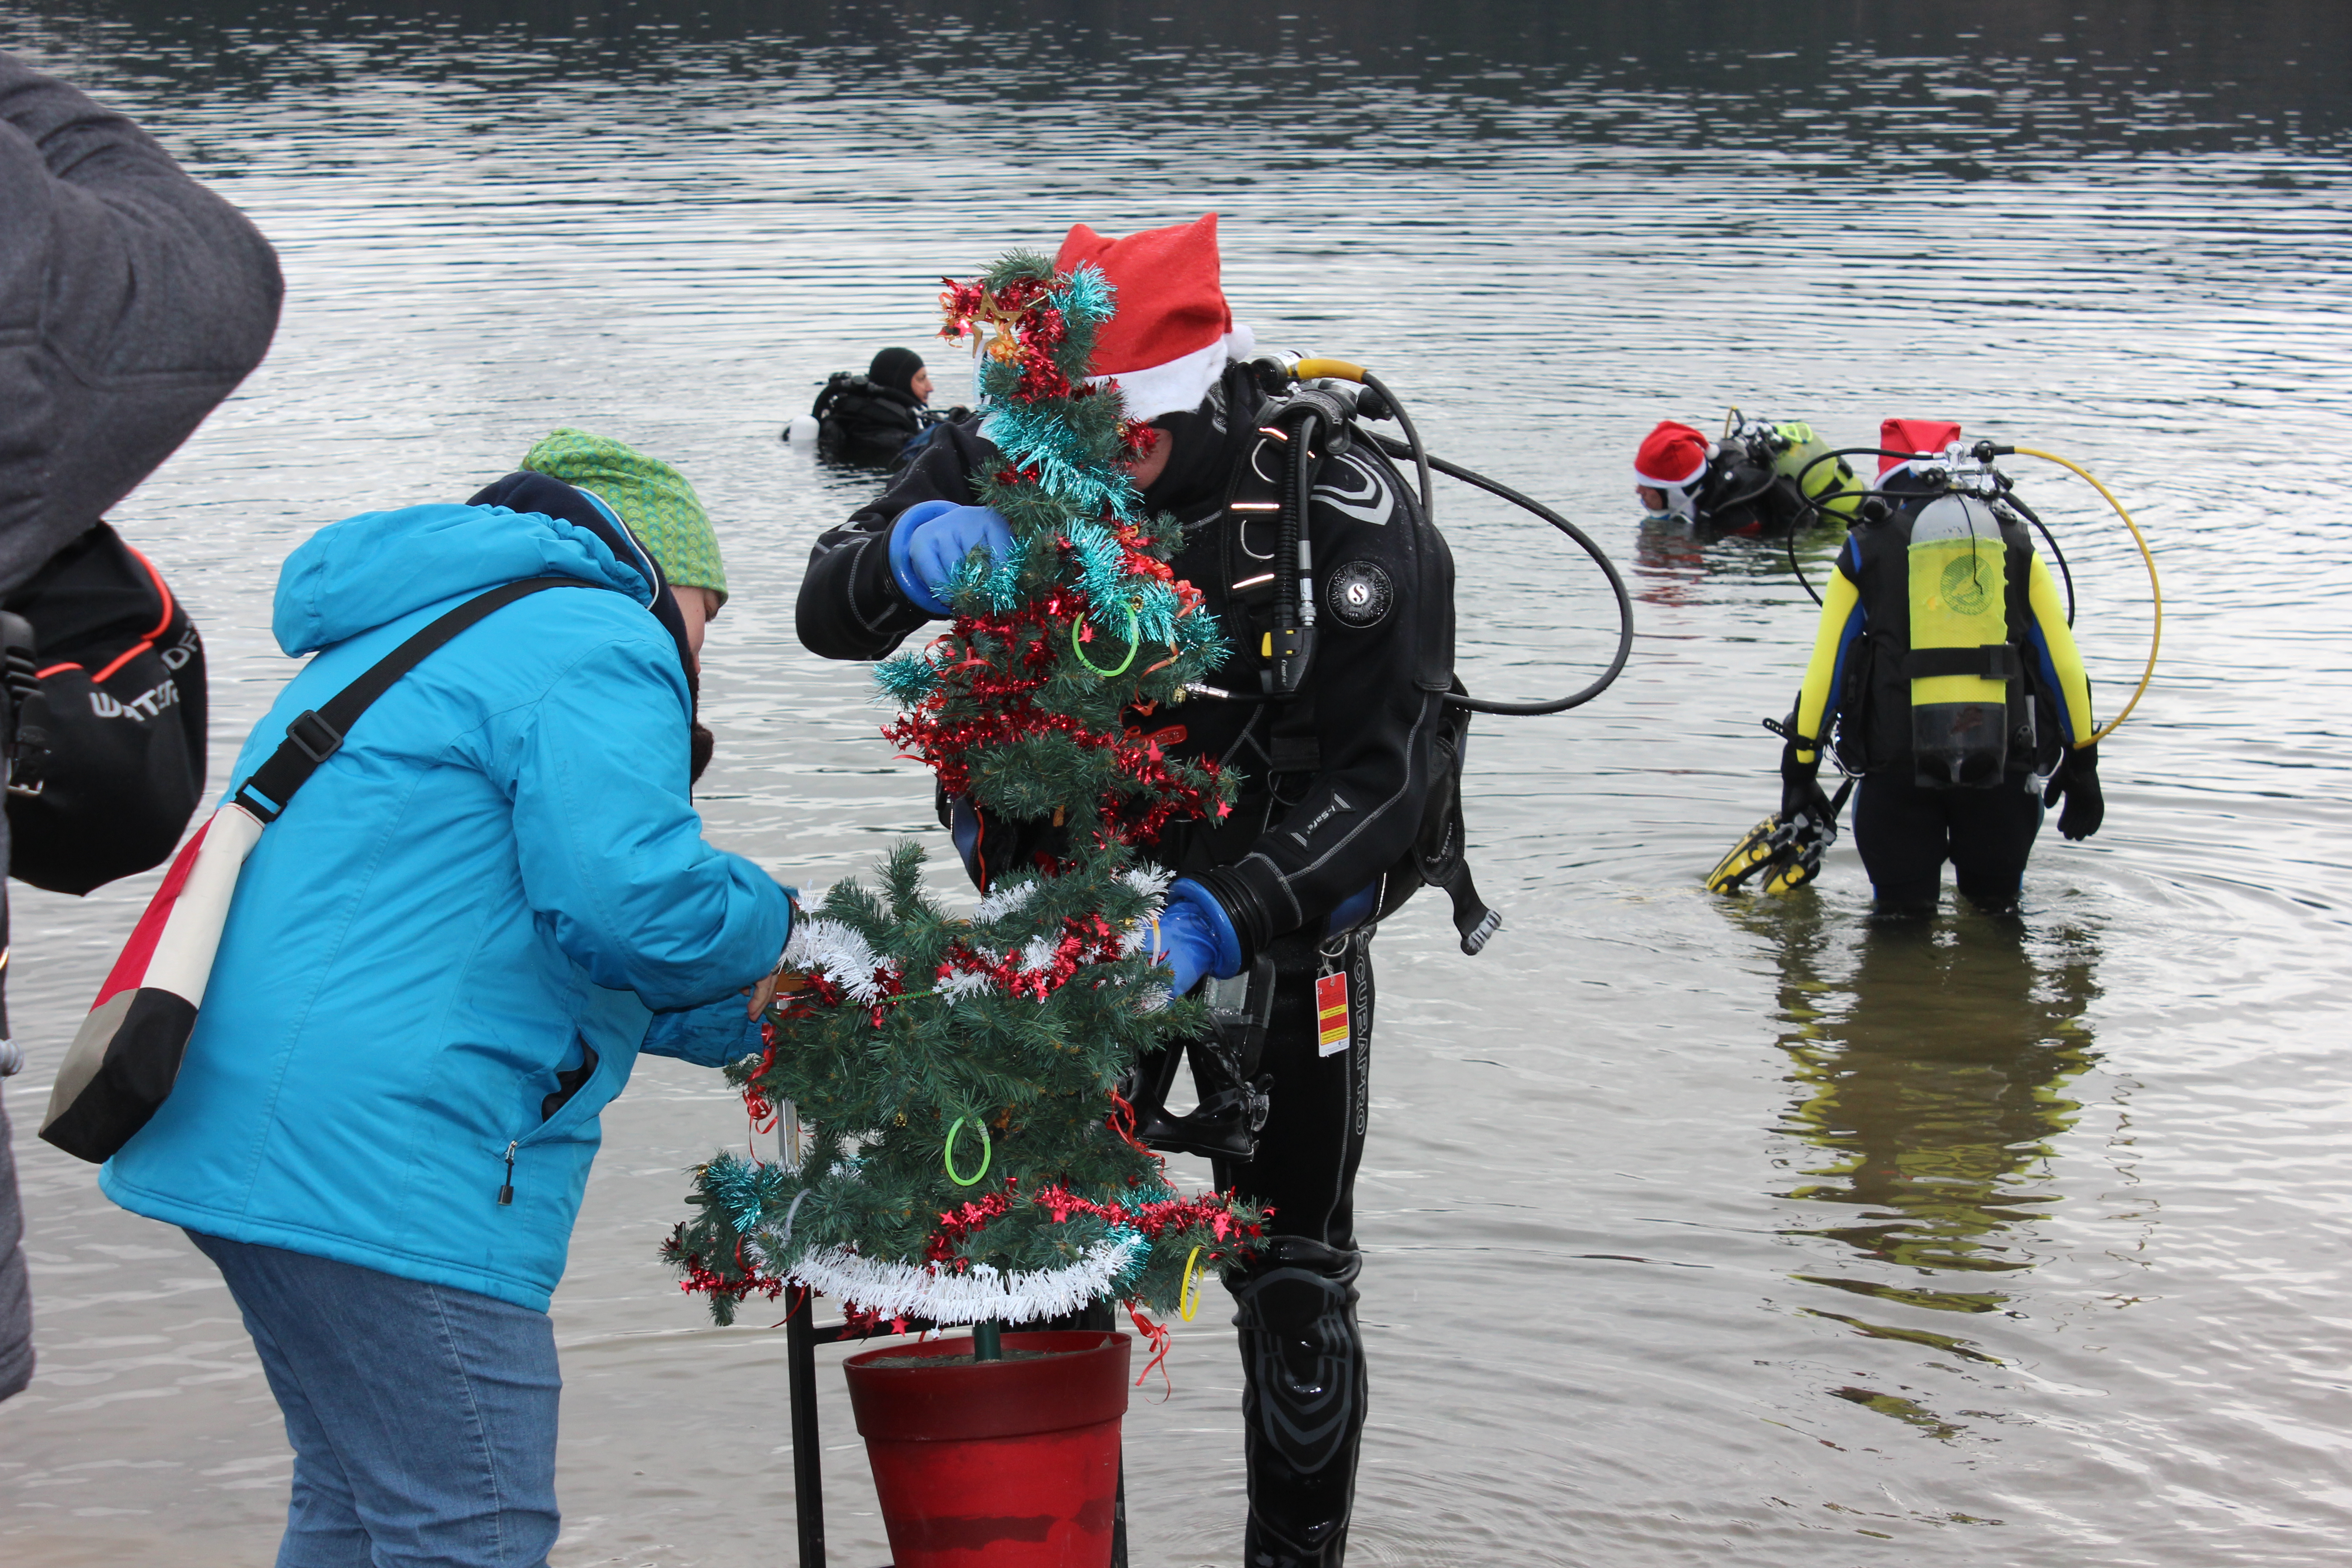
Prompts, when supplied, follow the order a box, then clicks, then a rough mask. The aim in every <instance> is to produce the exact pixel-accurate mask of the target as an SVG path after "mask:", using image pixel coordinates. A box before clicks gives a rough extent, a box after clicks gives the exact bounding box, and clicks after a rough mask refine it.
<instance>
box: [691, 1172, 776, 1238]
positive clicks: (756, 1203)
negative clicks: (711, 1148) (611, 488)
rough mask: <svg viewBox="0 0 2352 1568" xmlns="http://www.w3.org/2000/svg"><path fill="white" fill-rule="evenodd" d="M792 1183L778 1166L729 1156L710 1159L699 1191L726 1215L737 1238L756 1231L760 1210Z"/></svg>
mask: <svg viewBox="0 0 2352 1568" xmlns="http://www.w3.org/2000/svg"><path fill="white" fill-rule="evenodd" d="M792 1184H793V1179H792V1176H791V1175H790V1173H787V1172H786V1171H785V1170H784V1168H783V1167H782V1166H781V1165H755V1164H752V1163H750V1162H748V1161H745V1160H740V1159H738V1158H737V1157H736V1156H735V1155H734V1154H732V1153H722V1154H719V1155H716V1156H714V1157H713V1158H712V1160H711V1162H710V1163H709V1165H707V1166H705V1167H704V1168H703V1173H702V1190H703V1191H704V1192H706V1193H708V1194H710V1199H711V1201H712V1202H713V1203H715V1204H717V1205H719V1209H720V1210H721V1211H722V1212H724V1213H725V1214H726V1215H727V1218H728V1222H729V1223H730V1224H731V1225H733V1226H734V1227H735V1230H736V1234H738V1235H739V1236H750V1235H751V1234H752V1233H753V1232H755V1231H756V1230H757V1229H758V1228H759V1225H760V1215H761V1210H762V1209H763V1208H764V1207H765V1206H766V1205H767V1204H768V1202H769V1201H770V1200H772V1198H774V1196H775V1195H776V1194H777V1193H778V1192H779V1191H780V1190H782V1189H783V1188H785V1187H788V1186H790V1185H792Z"/></svg>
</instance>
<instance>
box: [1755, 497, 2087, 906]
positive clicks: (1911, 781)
mask: <svg viewBox="0 0 2352 1568" xmlns="http://www.w3.org/2000/svg"><path fill="white" fill-rule="evenodd" d="M1958 504H1961V503H1959V502H1958V501H1957V500H1950V499H1946V500H1928V499H1927V498H1924V497H1913V498H1906V500H1905V501H1904V502H1903V503H1901V504H1900V505H1899V506H1898V508H1897V510H1895V513H1894V514H1893V516H1891V517H1890V518H1888V519H1887V520H1885V521H1880V522H1876V523H1866V524H1864V526H1862V527H1860V528H1857V529H1855V530H1854V531H1853V532H1852V533H1850V534H1848V535H1847V536H1846V542H1845V546H1844V548H1843V549H1842V550H1841V551H1840V552H1838V558H1837V568H1836V570H1835V571H1834V572H1833V573H1832V574H1831V575H1830V580H1829V585H1828V588H1827V590H1826V591H1825V592H1824V594H1823V595H1822V616H1821V624H1820V629H1819V630H1818V632H1817V633H1816V634H1815V637H1814V639H1813V652H1812V658H1811V662H1810V663H1809V664H1808V665H1807V667H1806V670H1805V679H1804V685H1803V687H1802V688H1801V690H1800V692H1799V694H1798V698H1797V706H1796V712H1795V716H1794V723H1793V724H1792V726H1791V728H1792V730H1793V731H1794V733H1795V735H1796V736H1797V737H1799V738H1801V740H1802V741H1810V742H1814V744H1813V745H1811V746H1807V745H1803V744H1801V743H1798V742H1791V751H1792V752H1793V755H1794V761H1795V762H1796V763H1798V764H1800V765H1801V766H1810V765H1811V764H1813V763H1815V762H1816V761H1817V755H1818V748H1819V746H1820V744H1821V743H1822V742H1827V741H1830V740H1831V731H1832V727H1834V730H1835V738H1834V741H1833V742H1832V745H1833V749H1834V750H1835V752H1836V755H1837V759H1838V761H1839V763H1841V764H1842V765H1843V767H1844V768H1845V769H1846V770H1847V771H1848V772H1851V773H1861V774H1863V775H1864V780H1863V783H1862V785H1861V789H1860V793H1859V795H1858V797H1857V798H1856V800H1855V803H1854V816H1853V833H1854V844H1855V847H1857V848H1858V849H1860V850H1861V852H1862V858H1863V863H1864V866H1865V868H1867V869H1868V870H1869V872H1870V879H1871V882H1872V885H1873V888H1874V890H1875V892H1876V894H1877V896H1878V898H1879V899H1880V900H1882V901H1885V902H1891V903H1902V904H1923V903H1932V902H1933V901H1934V900H1935V899H1936V889H1937V879H1938V876H1939V874H1940V871H1941V868H1942V865H1943V862H1944V861H1945V860H1947V859H1948V860H1950V861H1951V862H1952V865H1953V868H1954V870H1955V872H1956V873H1957V874H1958V879H1959V884H1960V890H1961V891H1962V892H1963V893H1964V894H1966V895H1967V896H1968V897H1969V899H1970V900H1972V901H1974V902H1976V903H1979V904H1980V905H1986V906H1989V907H1995V908H2000V907H2006V906H2008V905H2010V904H2013V903H2014V902H2015V901H2016V899H2017V896H2018V889H2019V886H2020V884H2021V880H2022V879H2023V876H2024V871H2025V862H2026V858H2027V856H2028V855H2029V854H2030V853H2031V851H2032V843H2033V837H2034V835H2035V833H2036V832H2037V831H2038V830H2039V828H2040V826H2041V821H2042V801H2041V796H2040V794H2039V782H2038V781H2039V780H2041V779H2042V778H2046V777H2048V776H2049V775H2051V774H2052V773H2056V772H2058V771H2059V770H2060V769H2061V768H2062V767H2063V765H2064V763H2065V759H2066V758H2067V756H2068V755H2069V754H2070V753H2071V752H2073V751H2074V748H2077V747H2081V746H2083V745H2084V742H2087V741H2088V740H2089V739H2090V737H2091V736H2092V735H2093V733H2094V732H2095V728H2096V726H2095V724H2094V723H2093V721H2092V718H2091V688H2090V680H2089V678H2088V677H2087V676H2086V675H2085V674H2084V669H2083V659H2082V655H2081V653H2080V652H2079V651H2078V650H2077V649H2076V647H2075V645H2074V633H2073V631H2072V630H2071V629H2070V628H2069V627H2068V626H2067V625H2066V609H2065V605H2064V602H2063V599H2062V597H2061V596H2060V594H2059V591H2058V587H2057V584H2056V583H2055V582H2054V581H2053V579H2052V577H2051V574H2050V571H2049V569H2048V568H2047V567H2046V566H2045V565H2043V564H2042V559H2041V557H2040V556H2039V555H2037V554H2036V553H2035V552H2034V550H2033V546H2032V542H2031V540H2030V538H2029V537H2028V536H2027V534H2026V532H2025V529H2024V526H2023V525H2022V524H2021V523H2020V522H2018V521H2016V520H2015V519H2013V518H2011V517H2010V516H2008V515H2007V514H2006V512H2005V511H2000V512H1997V511H1995V510H1993V509H1991V508H1988V507H1985V506H1983V504H1982V503H1981V502H1977V501H1969V502H1967V503H1966V505H1968V506H1969V507H1970V508H1974V509H1976V510H1975V511H1974V512H1973V513H1972V514H1971V515H1973V516H1976V517H1978V518H1979V519H1980V520H1981V522H1982V524H1983V525H1984V526H1985V527H1986V528H1987V530H1988V538H1987V540H1986V542H1987V543H1988V544H1990V537H1989V535H1990V530H1991V529H1992V528H1996V527H1997V528H1998V530H1999V533H2000V556H2001V557H2002V558H2003V559H2002V563H2001V564H2002V565H2003V567H2004V568H2005V570H2004V572H2003V591H2002V593H2001V595H2000V604H2001V609H2002V617H2001V618H2002V623H2003V624H2002V625H2001V626H2000V628H1999V629H1998V632H1997V634H1988V635H1987V636H1986V637H1985V639H1984V640H1985V642H1986V643H1987V644H1989V645H1991V646H1990V647H1985V648H1981V649H1970V650H1967V653H1966V655H1963V654H1962V653H1961V651H1960V650H1941V649H1939V650H1937V653H1939V654H1944V655H1946V658H1947V662H1944V663H1940V664H1936V663H1927V662H1925V661H1923V660H1921V659H1919V658H1915V650H1914V648H1913V647H1912V642H1913V637H1912V625H1913V615H1914V605H1913V595H1914V593H1915V591H1916V590H1915V586H1914V583H1913V577H1914V572H1913V568H1912V563H1911V559H1910V557H1911V544H1912V530H1913V526H1914V525H1915V524H1916V522H1917V521H1918V520H1919V519H1920V517H1921V515H1922V513H1923V512H1924V511H1925V510H1926V509H1927V506H1930V505H1937V506H1951V505H1958ZM2000 644H2006V645H2007V646H2008V647H2010V648H2011V649H2013V650H2014V655H2013V657H2010V658H2002V657H2001V656H2000V655H1999V653H1998V652H1996V651H1995V649H1996V648H1997V647H1998V646H1999V645H2000ZM1988 655H1990V657H1986V656H1988ZM1956 658H1981V659H1982V660H1983V662H1982V663H1981V664H1980V665H1979V668H1980V669H1981V670H1983V671H1984V672H1986V673H1988V674H1994V675H2000V676H2003V677H2005V689H2006V698H2005V704H2004V705H2005V708H2006V720H2007V729H2008V733H2007V734H2006V736H2005V737H2002V740H2003V741H2005V744H2003V745H2001V747H2000V752H1999V753H1998V754H1999V762H1998V764H1997V765H1996V766H1995V767H1994V768H1993V770H1992V772H1991V773H1990V776H1988V777H1987V778H1985V780H1984V781H1983V783H1984V787H1973V788H1972V787H1965V786H1959V787H1955V786H1951V785H1948V784H1945V785H1941V786H1938V785H1937V784H1933V783H1930V782H1928V781H1927V779H1926V778H1925V777H1924V776H1923V773H1922V769H1921V766H1920V760H1919V759H1918V757H1917V756H1916V754H1915V750H1914V745H1913V724H1912V716H1911V708H1912V702H1913V700H1914V694H1915V690H1916V689H1921V688H1930V687H1934V686H1936V684H1937V679H1936V676H1938V675H1942V674H1944V673H1945V672H1947V671H1949V670H1950V669H1952V668H1954V666H1953V665H1952V664H1951V663H1950V662H1949V660H1951V659H1956ZM1930 671H1933V672H1934V674H1932V675H1931V674H1930V673H1929V672H1930ZM1923 677H1926V678H1924V679H1923ZM1983 684H1985V685H1988V686H1990V685H1992V682H1990V681H1985V682H1983ZM1996 689H1997V690H1998V689H2000V688H1996ZM1997 700H2000V699H1997Z"/></svg>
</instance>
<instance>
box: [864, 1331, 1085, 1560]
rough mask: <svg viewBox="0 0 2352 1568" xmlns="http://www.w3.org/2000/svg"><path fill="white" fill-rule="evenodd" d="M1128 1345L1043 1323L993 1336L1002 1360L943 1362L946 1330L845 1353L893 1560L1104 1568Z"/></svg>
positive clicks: (958, 1350) (965, 1348)
mask: <svg viewBox="0 0 2352 1568" xmlns="http://www.w3.org/2000/svg"><path fill="white" fill-rule="evenodd" d="M1130 1347H1131V1342H1130V1341H1129V1338H1128V1336H1127V1335H1125V1334H1118V1333H1110V1332H1107V1331H1101V1330H1092V1329H1087V1330H1055V1331H1049V1332H1038V1333H1008V1334H1006V1335H1005V1336H1004V1351H1005V1355H1006V1357H1007V1359H1006V1360H1003V1361H985V1362H972V1361H963V1362H952V1361H950V1360H949V1358H951V1357H956V1356H970V1355H971V1340H969V1339H955V1340H934V1341H932V1342H930V1343H929V1344H920V1345H891V1346H887V1347H886V1348H884V1349H881V1350H872V1351H866V1352H864V1353H862V1354H859V1355H854V1356H852V1357H850V1358H849V1360H848V1361H847V1362H845V1363H843V1369H844V1370H845V1371H846V1372H847V1373H849V1406H850V1409H851V1410H853V1411H854V1412H856V1416H857V1430H858V1433H859V1435H860V1436H863V1437H864V1438H865V1439H866V1459H867V1460H868V1462H870V1463H871V1464H872V1465H873V1467H874V1489H875V1490H876V1491H877V1492H878V1493H879V1494H881V1499H882V1522H883V1525H884V1527H885V1528H886V1529H887V1530H888V1531H889V1532H890V1555H891V1558H892V1559H893V1563H894V1568H1108V1563H1109V1562H1110V1537H1111V1521H1112V1518H1113V1516H1114V1514H1115V1513H1116V1511H1117V1510H1118V1424H1119V1419H1120V1417H1122V1416H1124V1415H1126V1414H1127V1370H1128V1352H1129V1349H1130ZM1021 1351H1028V1352H1034V1354H1033V1355H1032V1356H1031V1357H1029V1358H1022V1359H1015V1352H1021ZM909 1361H918V1362H937V1363H940V1364H937V1365H921V1364H912V1365H909V1364H904V1363H908V1362H909ZM891 1362H897V1363H901V1364H898V1365H887V1364H877V1363H891Z"/></svg>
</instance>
